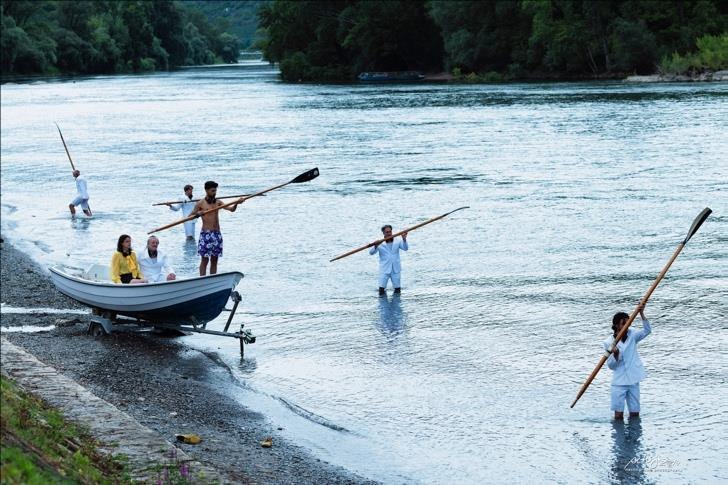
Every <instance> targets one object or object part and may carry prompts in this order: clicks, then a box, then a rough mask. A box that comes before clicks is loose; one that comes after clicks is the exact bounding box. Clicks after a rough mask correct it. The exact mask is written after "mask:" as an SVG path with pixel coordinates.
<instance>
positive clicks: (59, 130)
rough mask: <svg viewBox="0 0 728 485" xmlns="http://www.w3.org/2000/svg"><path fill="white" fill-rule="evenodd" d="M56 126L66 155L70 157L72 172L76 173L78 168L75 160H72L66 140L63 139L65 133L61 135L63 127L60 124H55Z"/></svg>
mask: <svg viewBox="0 0 728 485" xmlns="http://www.w3.org/2000/svg"><path fill="white" fill-rule="evenodd" d="M53 124H54V125H56V128H58V134H59V135H61V141H62V142H63V148H65V149H66V155H68V161H69V162H71V170H73V171H74V172H75V171H76V167H75V166H74V165H73V159H71V154H70V153H69V152H68V147H67V146H66V140H64V139H63V133H61V127H60V126H58V123H53Z"/></svg>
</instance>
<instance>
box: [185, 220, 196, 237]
mask: <svg viewBox="0 0 728 485" xmlns="http://www.w3.org/2000/svg"><path fill="white" fill-rule="evenodd" d="M184 226H185V236H187V237H195V221H187V222H185V224H184Z"/></svg>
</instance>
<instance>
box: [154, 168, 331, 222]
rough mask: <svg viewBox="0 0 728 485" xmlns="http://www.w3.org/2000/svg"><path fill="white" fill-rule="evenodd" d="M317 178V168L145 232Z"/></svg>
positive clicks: (195, 217)
mask: <svg viewBox="0 0 728 485" xmlns="http://www.w3.org/2000/svg"><path fill="white" fill-rule="evenodd" d="M318 176H319V171H318V168H314V169H311V170H309V171H307V172H304V173H302V174H301V175H299V176H298V177H296V178H295V179H293V180H290V181H288V182H286V183H284V184H280V185H276V186H275V187H271V188H269V189H265V190H261V191H260V192H256V193H254V194H250V195H248V196H245V197H240V198H239V199H235V200H234V201H232V202H228V203H227V204H223V205H220V206H217V207H213V208H212V209H208V210H206V211H202V212H198V213H197V214H190V215H189V216H187V217H185V218H183V219H180V220H178V221H176V222H172V223H171V224H166V225H164V226H161V227H158V228H156V229H152V230H151V231H149V232H147V234H153V233H155V232H159V231H164V230H165V229H169V228H170V227H174V226H176V225H178V224H182V223H184V222H187V221H191V220H192V219H197V218H198V217H202V216H204V215H205V214H209V213H210V212H215V211H219V210H220V209H225V208H226V207H230V206H233V205H237V204H242V203H243V202H245V201H246V200H248V199H252V198H253V197H258V196H259V195H263V194H265V193H267V192H270V191H272V190H276V189H280V188H281V187H285V186H286V185H289V184H297V183H301V182H308V181H309V180H313V179H315V178H316V177H318Z"/></svg>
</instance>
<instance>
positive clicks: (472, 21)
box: [259, 0, 728, 82]
mask: <svg viewBox="0 0 728 485" xmlns="http://www.w3.org/2000/svg"><path fill="white" fill-rule="evenodd" d="M727 14H728V4H726V3H725V2H720V1H718V0H700V1H694V2H683V1H669V0H665V1H661V2H654V1H648V0H618V1H601V0H543V1H541V0H538V1H530V0H497V1H488V2H471V1H443V0H430V1H425V0H418V1H405V0H399V1H398V0H395V1H386V2H372V1H362V0H352V1H298V0H296V1H291V0H276V1H273V2H270V3H268V4H264V5H263V6H262V7H261V9H260V14H259V15H260V22H261V27H262V28H263V29H264V30H265V32H266V34H267V37H266V40H265V41H264V42H263V45H262V48H263V53H264V55H265V58H266V59H268V60H269V61H271V62H279V63H280V67H281V75H282V77H283V79H285V80H288V81H343V80H350V79H354V78H355V76H356V75H357V74H358V73H359V72H362V71H407V70H420V71H424V72H437V71H440V70H446V71H448V72H452V73H453V74H454V76H455V78H458V79H461V80H464V81H476V82H477V81H501V80H510V79H533V78H539V79H587V78H620V77H624V76H627V75H629V74H654V73H657V72H673V73H699V72H703V71H706V70H720V69H726V68H727V67H728V34H726V32H728V15H727Z"/></svg>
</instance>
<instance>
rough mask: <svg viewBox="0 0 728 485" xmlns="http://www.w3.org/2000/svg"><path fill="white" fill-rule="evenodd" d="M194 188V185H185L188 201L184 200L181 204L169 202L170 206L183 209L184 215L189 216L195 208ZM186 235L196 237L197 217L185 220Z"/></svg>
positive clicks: (173, 208) (174, 209)
mask: <svg viewBox="0 0 728 485" xmlns="http://www.w3.org/2000/svg"><path fill="white" fill-rule="evenodd" d="M192 189H193V187H192V186H191V185H189V184H188V185H185V188H184V192H185V197H187V201H185V202H182V203H181V204H167V205H168V206H169V208H170V209H171V210H173V211H178V210H180V209H182V215H183V216H184V217H188V216H189V215H190V214H191V213H192V211H193V210H194V209H195V203H194V202H192ZM185 236H186V237H187V239H194V238H195V219H192V220H191V221H187V222H185Z"/></svg>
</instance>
